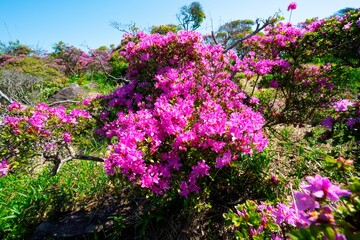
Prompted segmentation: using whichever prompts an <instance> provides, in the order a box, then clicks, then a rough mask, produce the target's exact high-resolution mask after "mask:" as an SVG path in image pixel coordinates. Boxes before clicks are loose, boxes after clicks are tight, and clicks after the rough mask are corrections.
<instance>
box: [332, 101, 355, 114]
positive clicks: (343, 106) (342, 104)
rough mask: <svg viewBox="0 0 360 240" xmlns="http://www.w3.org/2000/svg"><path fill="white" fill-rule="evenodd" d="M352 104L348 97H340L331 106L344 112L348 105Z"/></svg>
mask: <svg viewBox="0 0 360 240" xmlns="http://www.w3.org/2000/svg"><path fill="white" fill-rule="evenodd" d="M353 105H354V103H353V102H351V101H350V100H349V99H340V100H339V101H337V102H334V103H333V104H332V107H333V108H334V109H335V111H337V112H345V111H347V110H348V107H351V106H353Z"/></svg>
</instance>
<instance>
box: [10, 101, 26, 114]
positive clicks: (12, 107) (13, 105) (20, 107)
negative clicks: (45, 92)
mask: <svg viewBox="0 0 360 240" xmlns="http://www.w3.org/2000/svg"><path fill="white" fill-rule="evenodd" d="M7 109H8V110H9V111H10V112H12V111H13V110H20V111H21V110H25V109H26V107H24V106H23V105H21V103H19V102H16V101H14V102H12V103H11V104H10V105H9V106H8V107H7Z"/></svg>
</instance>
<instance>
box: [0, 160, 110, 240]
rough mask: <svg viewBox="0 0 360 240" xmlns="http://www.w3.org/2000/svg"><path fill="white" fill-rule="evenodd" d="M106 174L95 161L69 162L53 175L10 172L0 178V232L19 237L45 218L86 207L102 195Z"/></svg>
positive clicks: (6, 235)
mask: <svg viewBox="0 0 360 240" xmlns="http://www.w3.org/2000/svg"><path fill="white" fill-rule="evenodd" d="M107 189H108V178H107V176H106V174H105V173H104V171H103V169H102V167H101V166H99V165H98V164H96V163H94V162H70V163H68V164H67V165H66V166H65V167H64V169H63V171H61V172H60V174H58V175H56V176H55V177H50V174H49V172H48V171H46V170H45V171H43V172H41V173H39V174H36V175H34V176H31V175H26V174H21V175H15V174H10V175H7V176H5V177H2V178H0V226H1V227H0V235H1V236H2V237H3V239H21V238H24V237H25V236H26V235H27V234H29V233H31V231H32V230H33V229H34V228H35V227H36V225H37V224H39V223H40V222H41V221H44V220H49V219H50V220H51V219H52V218H53V217H56V216H57V215H58V214H60V213H62V212H65V211H69V210H76V209H78V208H82V207H85V204H86V201H87V200H92V201H93V200H95V199H97V198H100V197H102V196H103V194H104V193H105V192H106V191H107Z"/></svg>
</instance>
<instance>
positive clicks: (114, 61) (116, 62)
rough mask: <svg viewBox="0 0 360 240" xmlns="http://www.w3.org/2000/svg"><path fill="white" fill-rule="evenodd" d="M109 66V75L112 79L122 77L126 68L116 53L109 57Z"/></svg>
mask: <svg viewBox="0 0 360 240" xmlns="http://www.w3.org/2000/svg"><path fill="white" fill-rule="evenodd" d="M109 65H110V66H111V71H110V74H111V75H112V76H114V77H122V76H124V75H125V72H126V69H127V67H128V63H127V62H126V61H125V60H124V59H123V58H122V57H121V56H120V54H119V52H118V51H116V52H114V53H113V54H112V55H111V58H110V60H109Z"/></svg>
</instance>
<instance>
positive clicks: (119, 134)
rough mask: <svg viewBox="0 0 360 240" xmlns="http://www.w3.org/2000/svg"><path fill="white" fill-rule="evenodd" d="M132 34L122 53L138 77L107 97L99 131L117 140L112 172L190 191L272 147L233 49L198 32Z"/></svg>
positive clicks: (149, 185) (147, 184)
mask: <svg viewBox="0 0 360 240" xmlns="http://www.w3.org/2000/svg"><path fill="white" fill-rule="evenodd" d="M127 37H128V38H131V41H130V42H129V43H128V44H127V47H126V50H125V51H124V52H122V53H121V54H122V55H123V56H124V57H125V58H126V59H127V61H128V62H129V67H128V70H127V78H128V79H130V80H131V82H130V83H129V84H127V85H125V86H123V87H122V88H119V89H117V90H115V91H114V93H113V94H110V95H108V96H103V97H101V98H100V100H101V101H103V102H104V103H103V104H105V107H106V108H107V110H106V111H105V112H102V113H101V114H100V117H101V119H102V121H103V122H105V124H104V126H103V127H102V128H100V129H99V130H98V131H97V132H98V133H99V134H101V135H103V136H104V137H106V138H108V139H109V141H110V142H111V144H109V150H110V154H109V156H108V157H107V159H106V160H105V169H106V171H107V172H108V173H109V174H115V173H118V172H120V173H122V174H124V175H126V176H127V178H128V180H129V181H131V182H132V183H133V184H134V185H138V186H140V187H142V188H146V189H149V190H151V191H152V192H153V193H155V194H158V195H162V194H164V193H165V192H166V191H167V190H169V189H177V191H179V193H180V195H182V196H184V197H188V195H189V194H190V193H192V192H198V191H199V190H200V186H199V183H198V181H199V180H200V179H202V178H203V177H205V176H209V175H210V176H211V175H212V174H214V172H215V171H217V169H221V168H223V167H229V166H230V165H231V163H232V162H233V161H235V160H238V161H241V158H242V155H244V154H245V155H246V154H253V153H254V152H260V151H262V150H263V149H264V147H265V146H266V145H267V139H266V138H265V136H264V134H263V130H262V125H263V123H264V119H263V118H262V116H261V115H260V113H258V112H256V111H254V110H253V108H252V107H251V106H250V105H247V104H246V103H245V99H247V96H246V95H245V94H244V93H243V92H241V91H240V89H239V88H238V87H237V85H236V84H234V83H233V82H232V81H231V75H232V72H236V71H238V70H239V69H238V68H237V64H236V63H237V61H238V59H237V57H236V55H235V54H234V53H233V52H229V53H228V54H224V53H223V50H222V48H221V47H212V46H209V45H204V43H203V41H202V38H201V35H200V34H198V33H195V32H186V31H182V32H179V33H178V34H175V33H168V34H167V35H166V36H163V35H160V34H153V35H146V34H144V33H139V34H137V35H136V36H127ZM255 104H256V103H254V105H255Z"/></svg>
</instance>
